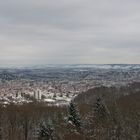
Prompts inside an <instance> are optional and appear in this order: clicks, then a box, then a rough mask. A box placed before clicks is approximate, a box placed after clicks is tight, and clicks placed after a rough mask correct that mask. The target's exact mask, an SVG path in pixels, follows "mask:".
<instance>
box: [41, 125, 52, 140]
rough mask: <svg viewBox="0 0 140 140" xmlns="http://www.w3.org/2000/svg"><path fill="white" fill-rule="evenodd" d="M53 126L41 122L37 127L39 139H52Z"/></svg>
mask: <svg viewBox="0 0 140 140" xmlns="http://www.w3.org/2000/svg"><path fill="white" fill-rule="evenodd" d="M53 132H54V130H53V128H52V127H51V125H49V124H47V125H46V124H45V123H42V124H40V127H39V140H53Z"/></svg>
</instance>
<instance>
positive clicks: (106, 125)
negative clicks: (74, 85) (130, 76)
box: [0, 83, 140, 140]
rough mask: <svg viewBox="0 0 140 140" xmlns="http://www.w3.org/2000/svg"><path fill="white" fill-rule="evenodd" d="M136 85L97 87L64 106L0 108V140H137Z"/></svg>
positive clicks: (139, 86)
mask: <svg viewBox="0 0 140 140" xmlns="http://www.w3.org/2000/svg"><path fill="white" fill-rule="evenodd" d="M139 139H140V83H133V84H129V85H127V86H124V87H119V88H116V87H98V88H95V89H90V90H88V91H87V92H84V93H81V94H79V96H77V97H76V98H75V99H74V100H73V101H72V102H71V103H70V104H69V105H68V106H49V105H47V104H46V103H41V102H37V101H35V102H33V103H29V104H23V105H15V104H10V105H7V106H3V105H1V106H0V140H139Z"/></svg>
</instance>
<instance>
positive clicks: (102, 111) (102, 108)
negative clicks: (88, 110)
mask: <svg viewBox="0 0 140 140" xmlns="http://www.w3.org/2000/svg"><path fill="white" fill-rule="evenodd" d="M93 108H94V115H95V117H96V118H97V119H99V120H102V119H105V118H106V117H107V116H108V115H109V111H108V109H107V107H106V105H105V104H104V103H103V101H102V99H101V98H100V97H98V98H97V99H96V102H95V104H94V107H93Z"/></svg>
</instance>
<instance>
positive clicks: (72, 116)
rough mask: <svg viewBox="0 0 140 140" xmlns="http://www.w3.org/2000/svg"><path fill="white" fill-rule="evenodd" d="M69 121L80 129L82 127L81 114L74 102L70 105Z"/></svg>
mask: <svg viewBox="0 0 140 140" xmlns="http://www.w3.org/2000/svg"><path fill="white" fill-rule="evenodd" d="M68 121H69V122H70V123H72V124H73V125H75V126H76V128H78V129H80V128H81V119H80V115H79V113H78V110H77V108H76V106H75V105H74V103H72V102H71V103H70V105H69V116H68Z"/></svg>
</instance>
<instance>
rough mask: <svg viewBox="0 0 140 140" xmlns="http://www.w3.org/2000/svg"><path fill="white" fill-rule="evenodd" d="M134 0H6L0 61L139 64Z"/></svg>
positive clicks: (0, 8) (0, 12) (139, 12)
mask: <svg viewBox="0 0 140 140" xmlns="http://www.w3.org/2000/svg"><path fill="white" fill-rule="evenodd" d="M139 6H140V1H137V0H133V1H131V0H124V1H121V0H117V1H114V0H107V1H103V0H58V1H56V0H51V1H50V0H46V1H45V0H40V1H38V0H24V1H20V0H13V1H11V0H7V1H2V2H1V5H0V50H1V51H0V64H1V65H20V64H23V65H31V64H47V63H49V64H50V63H53V64H61V63H62V64H66V63H70V64H72V63H140V62H139V61H140V54H139V52H140V41H139V36H140V27H139V26H140V9H139Z"/></svg>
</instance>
